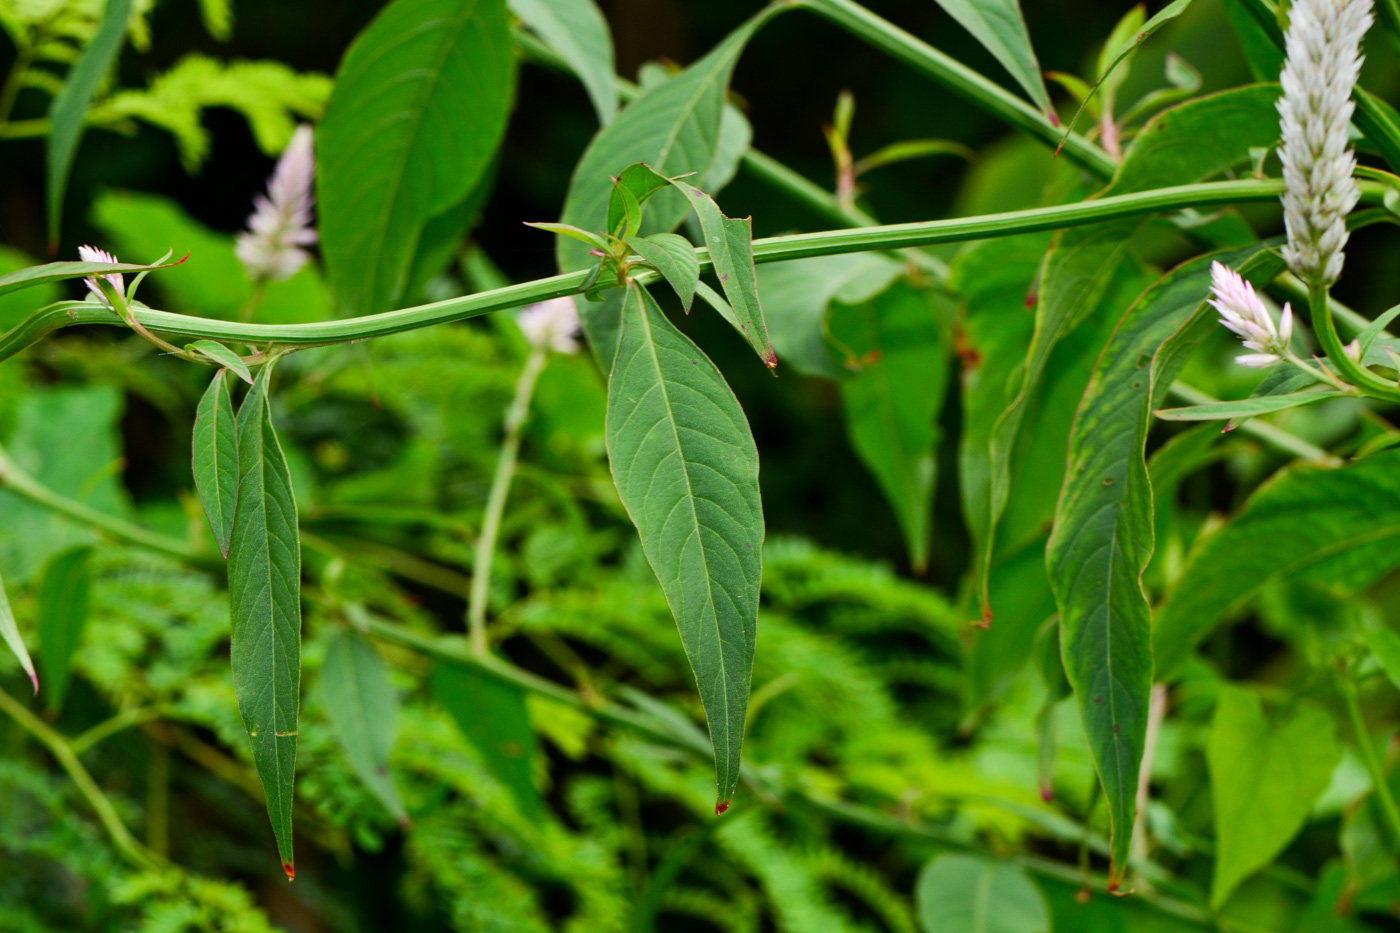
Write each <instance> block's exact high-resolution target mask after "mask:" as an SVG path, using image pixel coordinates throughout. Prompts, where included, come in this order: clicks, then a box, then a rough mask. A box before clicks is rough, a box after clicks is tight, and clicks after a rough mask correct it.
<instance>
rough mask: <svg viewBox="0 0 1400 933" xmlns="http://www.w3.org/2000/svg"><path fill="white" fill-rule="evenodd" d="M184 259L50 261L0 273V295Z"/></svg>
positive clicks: (176, 262) (177, 262) (154, 267)
mask: <svg viewBox="0 0 1400 933" xmlns="http://www.w3.org/2000/svg"><path fill="white" fill-rule="evenodd" d="M184 261H185V260H184V259H178V260H176V261H175V262H169V263H163V264H158V265H154V266H143V265H138V264H135V263H128V262H122V263H110V262H50V263H45V264H44V265H42V266H30V267H29V268H27V269H20V270H18V271H17V272H11V273H10V274H9V275H0V295H7V294H9V293H10V292H17V291H20V290H21V289H25V288H33V287H34V286H36V285H49V284H52V283H54V282H62V281H63V280H64V279H81V278H83V277H85V276H89V275H110V274H112V273H113V272H149V271H151V270H152V269H164V268H166V267H167V266H178V265H179V264H180V263H182V262H184Z"/></svg>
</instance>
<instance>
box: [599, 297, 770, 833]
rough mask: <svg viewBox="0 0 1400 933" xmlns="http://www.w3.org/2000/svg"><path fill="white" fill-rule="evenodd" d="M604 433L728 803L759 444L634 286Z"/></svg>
mask: <svg viewBox="0 0 1400 933" xmlns="http://www.w3.org/2000/svg"><path fill="white" fill-rule="evenodd" d="M607 443H608V456H609V458H610V460H611V462H612V471H613V478H614V479H615V480H616V482H617V489H618V494H619V495H620V496H621V498H622V503H623V505H624V506H625V507H626V508H627V513H628V514H629V515H630V516H631V517H632V521H633V522H634V523H635V524H636V526H637V530H638V532H639V533H640V534H641V538H642V549H643V551H644V552H645V553H646V556H647V560H648V561H649V562H650V564H651V566H652V569H653V570H654V571H655V572H656V576H657V579H658V580H660V581H661V588H662V590H663V591H664V592H665V594H666V600H667V602H668V603H669V604H670V606H671V612H672V614H673V615H674V616H675V618H676V625H677V627H678V628H679V629H680V633H681V641H682V642H683V643H684V645H685V651H686V656H687V657H688V658H689V660H690V665H691V668H692V669H693V670H694V671H695V679H696V682H697V684H698V686H699V689H700V699H701V701H702V702H703V703H704V706H705V714H706V718H707V719H708V720H709V725H710V739H711V741H712V743H713V745H714V751H715V772H716V780H717V784H718V797H717V798H716V808H717V809H719V810H723V809H724V808H725V807H727V806H728V803H729V800H730V798H732V797H733V796H734V790H735V787H736V785H737V784H738V781H739V761H740V753H741V750H742V747H743V741H744V722H745V713H746V710H747V708H748V700H749V680H750V675H751V672H752V668H753V651H754V639H755V636H756V632H757V625H758V589H759V581H760V579H761V578H762V547H763V511H762V505H761V503H760V501H759V489H758V451H757V449H756V448H755V446H754V441H753V435H752V434H751V433H750V432H749V426H748V422H747V421H746V420H745V418H744V412H743V410H742V409H741V408H740V407H739V403H738V401H737V400H736V399H735V398H734V393H733V392H732V391H731V390H730V389H729V386H728V385H726V384H725V381H724V377H723V376H721V375H720V373H719V370H718V369H716V368H715V365H714V364H713V363H711V362H710V360H709V358H708V357H706V356H705V354H703V353H701V352H700V350H699V349H698V348H697V347H696V346H695V345H694V344H693V343H691V342H690V341H689V340H688V339H686V337H685V336H684V335H683V334H682V333H681V332H680V331H678V330H676V328H675V326H674V325H672V324H671V322H670V321H668V320H667V319H666V316H665V315H664V314H662V313H661V309H660V308H658V307H657V306H656V302H655V301H653V300H652V299H651V296H650V295H648V294H647V293H646V291H645V290H643V289H642V288H641V287H640V286H637V285H635V284H634V285H632V286H630V287H629V288H628V291H627V301H626V305H625V307H624V309H623V314H622V331H621V334H620V337H619V341H618V351H617V360H616V362H615V364H614V366H613V371H612V377H611V378H610V380H609V382H608V420H607Z"/></svg>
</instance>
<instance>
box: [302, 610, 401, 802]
mask: <svg viewBox="0 0 1400 933" xmlns="http://www.w3.org/2000/svg"><path fill="white" fill-rule="evenodd" d="M321 692H322V695H323V697H324V700H325V704H326V717H327V718H328V719H330V721H331V729H332V730H334V732H335V737H336V738H337V739H339V740H340V747H341V748H342V749H344V751H345V758H346V760H347V761H349V762H350V767H351V768H352V769H353V770H354V772H355V775H356V776H357V777H358V778H359V779H360V781H361V782H363V783H364V785H365V786H366V787H368V788H369V790H370V792H371V793H373V794H374V796H375V797H378V798H379V802H380V803H382V804H384V807H385V808H386V809H387V810H388V811H389V812H390V813H392V814H393V815H394V818H395V819H397V820H398V821H399V823H400V824H401V825H407V824H408V814H407V813H405V812H404V808H403V801H401V800H400V799H399V792H398V789H397V788H396V787H395V786H394V778H393V775H391V774H390V773H389V756H390V755H391V754H392V753H393V751H394V738H395V734H396V731H397V729H398V715H399V696H398V694H397V693H396V692H395V691H394V685H393V683H391V682H390V680H389V672H388V671H387V670H385V668H384V662H383V661H381V660H380V658H379V653H378V652H377V651H375V650H374V647H373V646H372V645H370V644H369V642H367V641H365V640H364V639H363V638H361V637H360V636H359V635H357V634H355V633H354V632H352V631H348V630H346V631H339V632H336V633H335V635H333V636H332V637H331V643H330V645H329V646H327V648H326V660H325V662H324V663H323V664H322V665H321Z"/></svg>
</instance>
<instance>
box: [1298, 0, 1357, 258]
mask: <svg viewBox="0 0 1400 933" xmlns="http://www.w3.org/2000/svg"><path fill="white" fill-rule="evenodd" d="M1371 22H1372V16H1371V0H1295V2H1294V3H1293V6H1292V8H1291V10H1290V11H1289V24H1288V40H1287V51H1288V60H1287V61H1286V62H1285V63H1284V66H1283V73H1282V74H1281V75H1280V76H1279V81H1280V83H1281V84H1282V85H1283V97H1282V98H1280V100H1279V102H1278V112H1279V117H1280V130H1281V136H1282V139H1283V142H1282V145H1281V146H1280V147H1279V159H1280V161H1282V162H1283V180H1284V193H1283V212H1284V221H1285V223H1286V225H1287V227H1288V245H1287V246H1285V247H1284V248H1283V258H1284V259H1285V260H1286V261H1287V262H1288V266H1289V268H1291V269H1292V270H1293V271H1294V272H1295V273H1297V274H1298V276H1299V277H1301V278H1302V279H1303V280H1305V281H1306V282H1308V283H1309V284H1320V285H1324V286H1330V285H1331V284H1332V283H1333V282H1335V281H1337V279H1338V277H1339V276H1341V274H1342V258H1343V257H1342V248H1343V247H1344V246H1346V242H1347V228H1346V216H1347V213H1348V212H1350V211H1351V209H1352V208H1353V207H1355V206H1356V202H1357V200H1358V199H1359V198H1360V191H1359V190H1358V188H1357V185H1356V180H1355V179H1354V178H1353V177H1352V173H1353V171H1354V170H1355V169H1356V156H1355V154H1354V153H1353V152H1352V150H1351V148H1350V147H1349V146H1348V145H1347V142H1348V140H1347V127H1348V125H1349V124H1350V122H1351V114H1352V110H1353V109H1354V105H1353V103H1352V100H1351V93H1352V90H1353V89H1354V88H1355V87H1356V78H1357V75H1358V74H1360V72H1361V61H1362V58H1361V37H1362V36H1364V35H1365V34H1366V30H1367V29H1369V28H1370V26H1371Z"/></svg>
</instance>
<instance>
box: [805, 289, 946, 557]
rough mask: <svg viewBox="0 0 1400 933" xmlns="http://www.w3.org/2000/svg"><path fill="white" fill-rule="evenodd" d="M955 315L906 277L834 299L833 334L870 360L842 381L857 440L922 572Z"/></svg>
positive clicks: (853, 437) (854, 442) (849, 427)
mask: <svg viewBox="0 0 1400 933" xmlns="http://www.w3.org/2000/svg"><path fill="white" fill-rule="evenodd" d="M951 316H952V315H951V309H949V308H948V307H946V305H944V303H943V302H941V301H940V300H938V299H937V298H936V297H935V296H934V295H933V294H932V293H930V292H927V291H925V290H923V289H919V288H917V287H915V286H913V285H910V284H908V283H906V282H902V281H896V282H895V284H894V285H892V286H891V287H890V288H889V289H888V290H887V291H885V292H883V293H882V294H880V295H878V296H876V297H874V298H872V299H870V300H869V301H867V302H864V303H862V304H860V305H839V304H838V305H835V306H834V308H833V310H832V314H831V334H832V337H833V338H834V339H835V340H836V341H837V342H838V343H839V344H841V345H842V346H844V347H845V348H846V349H847V350H848V351H849V352H850V353H852V354H853V355H854V357H855V358H856V359H858V360H861V361H863V365H862V367H861V368H860V369H859V370H858V371H857V372H856V373H855V374H854V375H853V376H851V377H850V378H849V379H846V380H845V381H843V382H842V383H841V400H842V403H843V407H844V409H845V414H846V431H847V434H848V435H849V436H850V439H851V446H852V447H854V448H855V451H856V453H857V454H858V455H859V456H860V459H861V461H862V462H863V463H864V464H865V466H866V468H867V469H868V470H870V472H871V473H872V474H873V475H874V476H875V479H876V481H877V482H878V483H879V485H880V490H881V491H882V492H883V493H884V494H885V499H886V501H888V502H889V504H890V507H891V508H892V509H893V510H894V513H895V516H896V517H897V518H898V520H899V525H900V528H901V529H902V530H903V532H904V540H905V545H906V547H907V548H908V549H909V560H910V563H911V564H913V566H914V568H915V569H916V570H918V571H922V570H923V568H924V567H925V566H927V564H928V553H929V536H930V533H931V530H932V529H931V523H932V518H933V488H934V467H935V462H936V457H935V450H936V447H937V443H938V436H939V431H938V426H937V423H936V422H937V418H938V413H939V412H940V411H941V410H942V408H943V398H944V393H945V391H946V390H947V387H948V369H949V359H950V357H951V355H952V348H951V347H950V345H949V344H950V341H949V340H948V337H947V333H948V327H947V322H948V320H949V319H950V318H951Z"/></svg>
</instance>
